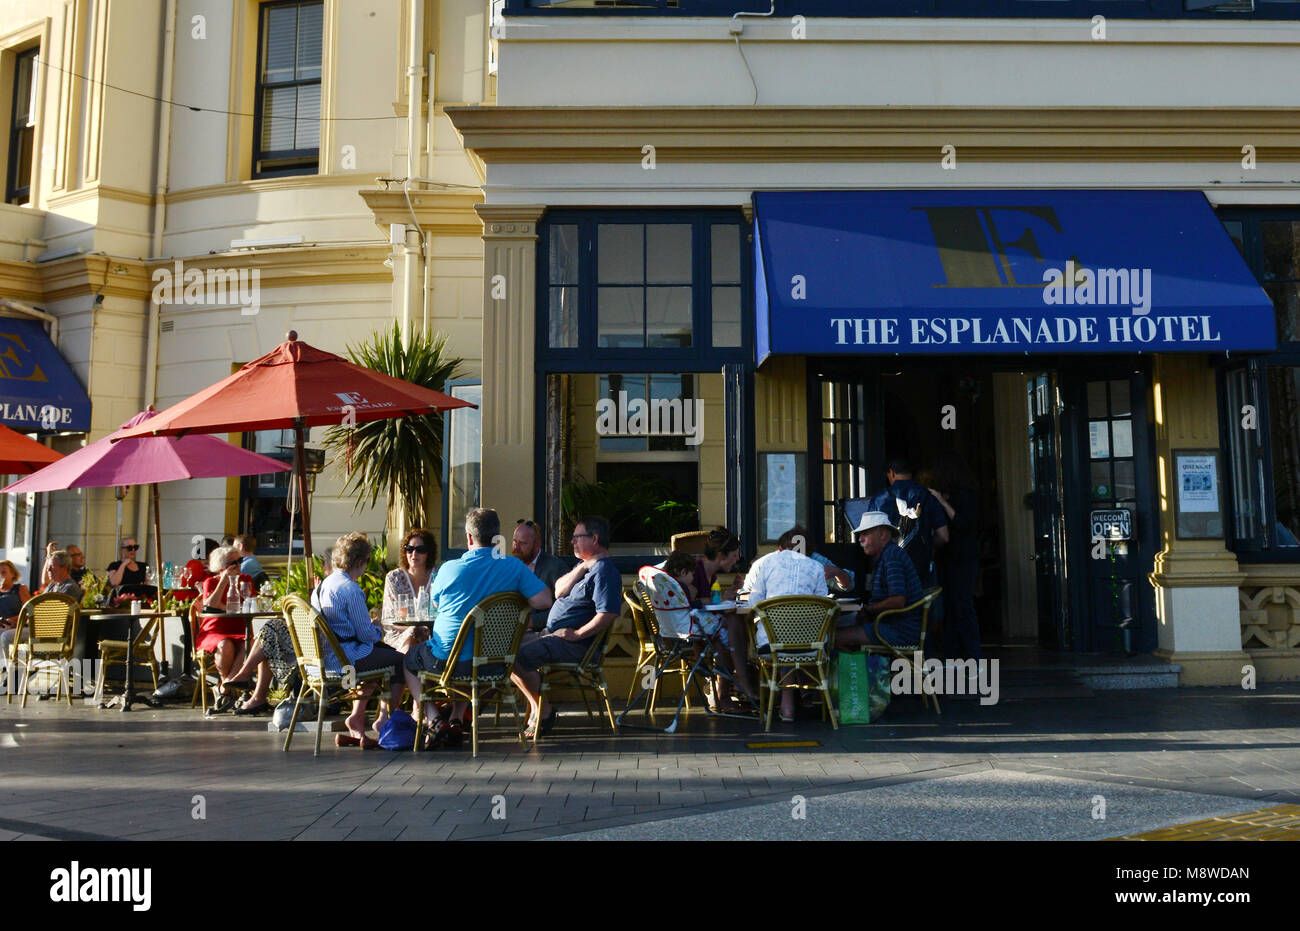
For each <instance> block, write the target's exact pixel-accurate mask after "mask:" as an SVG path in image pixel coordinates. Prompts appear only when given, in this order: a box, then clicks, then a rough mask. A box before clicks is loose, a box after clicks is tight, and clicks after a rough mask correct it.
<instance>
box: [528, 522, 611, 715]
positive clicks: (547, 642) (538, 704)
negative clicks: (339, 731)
mask: <svg viewBox="0 0 1300 931" xmlns="http://www.w3.org/2000/svg"><path fill="white" fill-rule="evenodd" d="M609 543H610V539H609V521H607V520H605V518H603V517H584V518H583V519H582V520H580V521H579V522H578V524H577V526H575V527H574V528H573V555H574V556H577V557H578V559H579V560H581V562H579V563H578V565H577V566H575V567H574V568H573V569H572V570H570V571H569V572H567V573H565V574H564V575H562V576H560V577H559V578H558V579H556V580H555V604H554V605H552V606H551V613H550V615H549V616H548V617H547V619H546V630H545V631H543V632H542V633H541V634H540V635H534V634H527V635H525V638H524V642H523V644H522V645H521V646H520V647H519V654H518V655H517V656H516V657H515V671H514V672H513V673H512V674H511V676H510V678H511V680H512V681H513V682H514V683H515V685H517V686H519V689H520V691H522V692H523V693H524V696H525V697H526V698H527V699H528V704H529V706H530V707H531V709H532V715H533V717H532V721H533V723H532V724H531V725H530V726H529V732H530V733H529V735H528V736H531V735H532V728H535V727H540V728H541V729H542V733H543V734H548V733H550V731H551V728H552V727H554V726H555V718H556V712H555V709H554V708H551V705H550V702H546V703H545V704H543V703H542V677H541V674H540V673H539V672H538V671H537V670H538V669H540V668H541V667H542V666H545V665H547V664H548V663H577V662H581V660H582V658H583V657H584V656H586V655H587V650H588V649H590V647H591V641H592V640H593V639H594V638H595V637H596V636H598V635H599V634H600V633H601V632H602V631H604V630H605V628H607V627H609V626H610V625H611V624H613V623H614V621H616V620H618V616H619V614H621V613H622V611H623V576H622V574H621V573H619V571H618V570H617V569H615V568H614V564H613V563H612V562H610V560H609ZM547 709H550V713H549V714H547Z"/></svg>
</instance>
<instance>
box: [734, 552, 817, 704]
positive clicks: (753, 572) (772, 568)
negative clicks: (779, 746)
mask: <svg viewBox="0 0 1300 931" xmlns="http://www.w3.org/2000/svg"><path fill="white" fill-rule="evenodd" d="M798 530H799V528H798V527H792V528H791V529H789V530H787V531H786V532H785V533H783V534H781V538H780V539H779V540H777V543H776V545H777V550H776V552H775V553H768V554H767V555H766V556H763V557H761V558H759V559H757V560H755V561H754V564H753V565H752V566H750V567H749V572H748V573H747V574H746V575H745V587H746V589H748V591H749V603H750V604H751V605H753V604H757V603H758V602H760V601H763V600H764V599H766V598H776V597H778V596H781V595H822V596H825V595H828V594H829V590H828V589H827V587H826V570H825V568H824V567H823V566H822V564H821V563H819V562H817V561H816V560H814V559H809V558H808V557H807V556H805V555H803V553H801V552H799V551H798V550H797V549H795V544H796V542H797V540H796V537H798V536H799V535H798V533H797V531H798ZM754 639H755V641H756V642H757V644H758V651H759V652H760V653H763V652H765V651H766V649H767V634H766V633H765V632H764V630H763V627H762V625H759V627H758V630H757V631H756V632H755V636H754ZM794 712H795V693H794V689H783V690H782V691H781V720H782V721H787V722H789V721H793V720H794Z"/></svg>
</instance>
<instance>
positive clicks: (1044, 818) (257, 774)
mask: <svg viewBox="0 0 1300 931" xmlns="http://www.w3.org/2000/svg"><path fill="white" fill-rule="evenodd" d="M1298 711H1300V689H1298V688H1297V687H1296V686H1294V685H1285V686H1265V687H1261V688H1260V689H1259V690H1258V691H1254V692H1243V691H1241V690H1237V689H1179V690H1175V689H1170V690H1154V691H1140V692H1098V693H1096V695H1095V696H1094V697H1092V698H1076V699H1057V700H1036V701H1023V702H1018V701H1005V702H1002V703H1001V704H998V705H995V706H989V707H983V706H980V705H979V704H978V703H977V702H974V701H947V702H945V704H944V713H943V716H942V717H940V718H936V717H935V716H934V714H933V713H932V712H926V711H923V710H922V708H921V706H920V703H919V702H918V701H916V700H914V699H899V700H896V701H895V703H894V705H893V707H891V708H890V710H889V712H888V713H887V716H886V718H885V721H884V723H883V724H877V725H873V726H871V727H853V728H843V729H841V730H840V731H838V732H835V731H832V730H831V729H830V727H829V726H828V725H823V724H821V723H820V722H818V721H816V720H809V721H806V722H803V721H801V722H800V723H799V724H798V725H795V726H787V725H778V727H777V730H776V731H775V733H774V734H773V735H764V734H763V733H762V732H761V730H759V728H758V727H757V725H756V724H755V723H750V722H744V721H736V720H717V719H708V718H706V717H704V716H703V715H693V716H691V717H690V718H688V719H687V720H685V722H684V724H683V727H682V728H681V730H680V731H679V733H677V734H675V735H665V734H647V733H644V732H636V733H628V734H626V735H622V736H618V737H614V736H611V735H609V734H608V731H607V730H606V731H605V732H602V731H601V729H600V728H599V727H598V726H597V725H596V724H595V723H593V722H588V721H587V719H586V718H585V716H584V715H582V714H575V713H566V714H564V715H563V716H562V717H561V722H560V726H559V727H558V728H557V729H556V732H555V734H554V735H553V736H552V737H551V738H549V739H547V740H544V742H543V743H542V744H541V745H540V746H539V747H538V748H537V749H532V748H528V749H525V748H521V747H520V745H519V743H518V742H517V741H516V740H513V739H512V738H510V737H508V736H506V735H505V733H504V731H503V730H492V729H489V731H488V734H489V736H488V739H487V740H485V741H484V742H483V743H482V745H481V747H480V755H479V757H478V759H473V758H471V756H470V754H469V750H468V747H466V748H464V749H461V750H444V751H438V752H435V753H430V754H418V755H417V754H394V753H388V752H385V751H374V752H363V751H361V750H357V749H347V750H340V749H336V748H335V747H333V746H329V747H327V748H325V749H323V750H322V753H321V756H320V757H319V758H313V757H312V754H311V741H310V739H309V737H308V735H299V737H298V738H296V739H295V746H294V748H293V750H291V751H290V752H289V753H287V754H286V753H283V752H281V750H280V745H281V741H282V736H283V735H279V736H277V735H273V734H270V733H268V732H267V731H266V730H265V728H266V722H267V719H266V718H259V719H254V720H248V719H244V718H234V717H228V716H227V717H222V718H217V719H210V720H205V719H203V718H202V717H201V716H200V715H199V714H198V713H197V712H195V711H191V710H190V709H188V708H180V707H176V708H168V709H166V710H161V711H151V710H148V709H139V710H135V711H132V712H130V713H129V714H121V713H119V712H116V711H100V710H98V709H95V708H91V707H77V708H73V709H69V708H68V707H67V705H66V704H61V703H56V702H54V701H49V700H47V701H42V702H31V703H29V705H28V707H27V709H26V710H25V711H22V710H19V708H18V706H17V705H16V704H15V705H5V704H3V703H0V771H3V773H4V778H3V779H0V839H4V838H7V839H15V838H42V837H45V838H55V839H76V838H82V839H107V838H131V839H141V840H148V839H214V840H216V839H220V840H263V839H265V840H272V839H276V840H280V839H301V840H308V839H321V840H327V839H328V840H333V839H344V838H347V839H354V840H367V839H368V840H389V839H394V838H398V839H409V840H445V839H461V838H489V837H501V836H504V837H506V838H519V839H523V838H544V837H561V836H574V835H577V836H582V835H586V836H589V837H664V838H668V837H709V838H719V837H736V838H761V837H773V838H780V839H786V838H790V837H800V838H810V839H812V838H822V839H831V838H835V839H842V838H861V839H873V838H902V837H972V838H974V837H979V838H985V839H1021V838H1025V839H1028V838H1080V837H1113V836H1116V835H1118V834H1121V833H1132V832H1134V831H1139V830H1149V829H1152V828H1156V827H1160V826H1162V825H1165V824H1173V823H1178V822H1179V821H1187V820H1193V819H1196V818H1201V817H1207V816H1210V815H1213V814H1221V813H1228V812H1232V811H1245V810H1248V809H1252V808H1259V807H1262V806H1265V805H1269V804H1281V803H1298V802H1300V714H1297V712H1298ZM666 720H667V719H666V718H665V719H664V723H666ZM794 739H805V740H808V739H810V740H815V741H818V742H820V744H821V745H820V746H817V747H809V748H787V749H758V748H751V747H747V746H746V744H747V743H752V742H758V741H771V740H776V741H781V740H794ZM795 796H800V797H801V798H802V799H803V800H804V805H805V814H806V818H803V819H795V818H792V817H791V815H792V812H793V811H794V808H793V806H794V805H796V804H798V800H796V799H795ZM1097 796H1101V797H1102V798H1103V799H1104V800H1105V804H1106V820H1105V821H1101V820H1100V818H1095V817H1094V811H1095V810H1096V797H1097ZM683 816H686V817H683ZM672 819H679V820H672ZM629 825H641V826H642V827H637V828H634V829H629V828H628V826H629Z"/></svg>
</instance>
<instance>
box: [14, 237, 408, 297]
mask: <svg viewBox="0 0 1300 931" xmlns="http://www.w3.org/2000/svg"><path fill="white" fill-rule="evenodd" d="M390 252H391V249H390V247H389V245H388V244H387V243H385V242H379V243H374V244H366V245H337V246H332V245H318V246H306V247H296V248H292V249H266V250H257V251H240V252H222V253H217V254H208V255H198V256H192V257H188V258H186V257H183V256H178V257H176V258H169V259H154V260H151V261H148V262H146V261H142V260H139V259H124V258H116V257H112V256H104V255H93V254H89V255H78V256H71V257H69V258H66V259H61V260H59V261H57V262H50V263H49V264H46V265H35V264H33V263H30V262H27V263H24V262H7V261H0V290H4V291H5V293H8V294H10V296H12V297H17V298H19V299H20V300H29V301H42V302H52V301H58V300H64V299H66V298H72V297H77V296H79V295H85V294H103V295H104V296H105V297H124V298H128V299H131V300H139V301H147V300H149V297H150V295H151V294H152V293H153V285H154V278H153V273H154V270H155V269H158V268H173V267H174V263H175V262H177V261H180V262H181V263H182V265H183V266H184V267H185V268H187V269H189V268H195V269H199V270H201V271H207V270H208V269H230V268H233V269H239V268H255V269H258V271H259V276H258V283H259V286H260V287H265V288H274V287H304V286H311V285H331V286H333V285H340V284H371V283H389V284H391V282H392V280H393V273H392V271H391V270H390V269H389V268H387V267H385V265H384V259H386V258H387V257H388V256H389V254H390ZM10 281H14V282H16V283H18V284H21V283H22V282H24V281H25V282H26V285H25V290H22V291H21V292H19V291H18V289H17V288H15V289H14V290H13V291H9V290H7V289H6V287H5V286H6V285H7V284H8V282H10ZM33 283H35V287H36V290H33Z"/></svg>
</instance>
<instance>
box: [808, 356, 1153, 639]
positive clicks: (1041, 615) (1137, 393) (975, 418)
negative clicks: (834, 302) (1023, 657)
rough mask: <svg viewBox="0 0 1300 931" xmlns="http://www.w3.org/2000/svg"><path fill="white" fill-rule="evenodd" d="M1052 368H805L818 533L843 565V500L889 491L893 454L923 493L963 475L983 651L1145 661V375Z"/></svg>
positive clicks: (1102, 364) (1095, 363) (923, 364)
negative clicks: (970, 505)
mask: <svg viewBox="0 0 1300 931" xmlns="http://www.w3.org/2000/svg"><path fill="white" fill-rule="evenodd" d="M1043 361H1046V362H1051V363H1053V364H1052V365H1051V367H1046V366H1044V367H1042V368H1029V367H1026V366H1025V365H1024V360H1023V359H1017V360H1006V361H1004V362H997V361H994V362H989V361H983V360H976V361H972V360H967V359H960V360H958V359H946V360H919V361H917V362H906V363H904V362H900V361H898V360H879V361H878V360H876V359H870V358H860V359H855V360H845V359H825V360H824V359H810V360H809V369H808V375H809V396H810V399H814V400H813V403H812V405H810V406H811V407H812V408H813V410H812V411H810V414H813V415H814V416H813V417H812V424H813V425H814V428H813V429H812V430H810V434H811V435H812V437H813V442H812V443H811V444H810V447H811V448H810V451H809V452H810V455H809V460H810V462H813V463H817V462H818V461H820V463H821V468H820V469H818V468H814V469H811V470H810V475H809V479H810V486H812V487H811V489H810V490H811V492H812V495H813V500H814V501H820V503H821V507H819V508H814V509H813V510H814V512H815V513H814V517H815V523H816V526H814V527H813V528H812V529H813V532H814V533H820V534H821V538H822V539H824V540H825V541H827V552H828V555H830V554H831V553H832V552H840V553H842V554H843V555H844V556H845V558H847V557H848V556H849V555H850V554H849V550H850V548H851V544H852V540H851V537H850V534H849V527H848V525H847V523H846V522H845V521H844V520H843V516H842V513H841V512H840V510H839V507H838V502H840V501H842V500H844V499H847V498H858V497H865V496H868V495H871V494H874V493H875V492H877V491H879V490H881V489H882V488H883V487H884V486H885V475H884V470H885V463H886V461H887V460H888V459H890V458H894V457H902V458H904V459H907V460H910V461H911V462H912V463H913V468H914V469H915V477H916V478H917V479H918V480H919V481H921V482H922V483H923V484H926V483H927V482H933V481H935V480H936V479H935V475H936V472H939V473H942V472H944V471H948V472H951V471H953V470H956V471H957V472H959V473H965V474H966V475H968V476H969V477H970V480H971V481H972V483H973V485H974V487H975V488H976V492H977V500H978V502H979V505H978V510H977V514H976V515H975V516H976V521H975V523H976V530H975V534H976V538H977V541H978V552H979V571H978V575H977V581H976V588H975V594H976V610H977V613H978V616H979V619H980V634H981V642H982V643H984V644H985V645H989V646H992V645H1024V646H1037V647H1040V648H1044V649H1051V650H1065V651H1074V652H1127V653H1133V652H1146V651H1149V650H1152V649H1154V648H1155V645H1156V643H1155V624H1154V597H1153V592H1152V589H1151V586H1150V584H1149V583H1148V582H1147V581H1146V575H1147V573H1148V572H1150V569H1151V559H1152V556H1153V555H1154V553H1155V551H1156V548H1157V540H1158V534H1157V520H1156V512H1155V509H1154V505H1153V494H1152V459H1151V455H1152V452H1151V445H1150V436H1149V426H1150V418H1149V417H1148V416H1145V411H1146V405H1147V387H1146V386H1147V378H1146V375H1145V373H1144V371H1142V370H1141V369H1136V368H1135V367H1134V365H1133V364H1132V360H1112V359H1100V358H1095V357H1093V358H1088V359H1086V360H1076V359H1073V358H1067V359H1061V358H1053V359H1045V360H1043ZM1083 363H1086V364H1083ZM1135 412H1136V413H1135Z"/></svg>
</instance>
